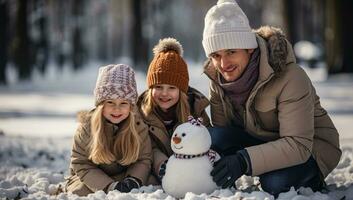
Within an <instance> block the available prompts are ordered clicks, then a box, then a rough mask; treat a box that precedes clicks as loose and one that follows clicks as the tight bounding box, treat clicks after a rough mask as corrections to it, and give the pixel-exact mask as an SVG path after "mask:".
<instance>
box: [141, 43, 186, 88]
mask: <svg viewBox="0 0 353 200" xmlns="http://www.w3.org/2000/svg"><path fill="white" fill-rule="evenodd" d="M153 53H154V58H153V60H152V62H151V64H150V66H149V68H148V72H147V85H148V87H149V88H151V87H152V86H153V85H156V84H169V85H174V86H176V87H178V88H179V89H180V90H181V91H183V92H184V93H185V94H186V93H187V91H188V87H189V74H188V68H187V65H186V63H185V61H184V59H183V58H182V56H183V47H182V46H181V44H180V43H179V42H178V41H177V40H176V39H174V38H164V39H161V40H159V43H158V44H157V45H156V46H155V47H154V48H153Z"/></svg>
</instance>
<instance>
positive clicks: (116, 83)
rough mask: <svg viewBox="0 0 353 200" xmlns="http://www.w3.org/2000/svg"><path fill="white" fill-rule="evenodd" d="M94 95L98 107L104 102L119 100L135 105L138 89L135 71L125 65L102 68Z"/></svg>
mask: <svg viewBox="0 0 353 200" xmlns="http://www.w3.org/2000/svg"><path fill="white" fill-rule="evenodd" d="M93 93H94V97H95V105H96V106H97V105H99V104H100V103H102V102H103V101H104V100H107V99H117V98H120V99H125V100H127V101H129V102H130V103H131V104H135V103H136V99H137V89H136V80H135V72H134V70H133V69H132V68H131V67H129V66H128V65H124V64H118V65H107V66H103V67H100V68H99V72H98V78H97V82H96V87H95V89H94V92H93Z"/></svg>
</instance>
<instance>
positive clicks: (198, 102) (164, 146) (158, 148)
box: [137, 87, 210, 175]
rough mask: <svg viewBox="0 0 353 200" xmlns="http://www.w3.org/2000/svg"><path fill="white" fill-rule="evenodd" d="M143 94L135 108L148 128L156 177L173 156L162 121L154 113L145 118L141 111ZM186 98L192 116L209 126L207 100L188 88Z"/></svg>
mask: <svg viewBox="0 0 353 200" xmlns="http://www.w3.org/2000/svg"><path fill="white" fill-rule="evenodd" d="M145 92H146V91H145ZM145 92H144V93H142V94H141V95H140V97H139V99H138V102H137V106H138V107H139V108H140V112H141V113H142V114H141V115H142V117H143V119H144V121H145V123H146V124H147V125H148V127H149V131H150V136H151V139H152V140H151V141H152V152H153V163H152V168H153V169H152V170H153V173H154V175H158V170H159V166H160V165H161V164H162V163H163V162H164V161H165V160H167V159H168V158H169V156H171V155H172V154H173V151H172V149H171V147H170V137H169V136H168V133H167V129H166V128H165V126H164V124H163V121H162V120H161V119H160V118H159V117H158V116H157V115H156V114H155V113H151V114H149V115H148V116H146V115H144V114H143V112H142V110H141V107H142V105H141V104H142V99H143V96H144V94H145ZM188 97H189V102H192V103H191V106H190V107H191V110H192V116H193V117H202V118H203V125H205V126H210V119H209V117H208V115H207V113H206V111H205V109H206V107H207V106H208V105H209V101H208V99H207V98H206V97H205V96H204V95H203V94H202V93H200V92H199V91H197V90H196V89H194V88H191V87H189V91H188ZM180 124H181V123H177V124H176V125H175V126H174V129H175V128H176V127H177V126H178V125H180Z"/></svg>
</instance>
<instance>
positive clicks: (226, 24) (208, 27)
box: [202, 0, 258, 56]
mask: <svg viewBox="0 0 353 200" xmlns="http://www.w3.org/2000/svg"><path fill="white" fill-rule="evenodd" d="M202 45H203V48H204V50H205V53H206V56H209V55H210V54H211V53H214V52H216V51H219V50H222V49H255V48H257V46H258V44H257V41H256V37H255V33H253V32H252V30H251V27H250V25H249V20H248V18H247V16H246V15H245V14H244V12H243V10H242V9H241V8H240V7H239V5H238V4H237V2H235V0H218V2H217V5H215V6H213V7H212V8H210V9H209V10H208V12H207V14H206V16H205V27H204V30H203V39H202Z"/></svg>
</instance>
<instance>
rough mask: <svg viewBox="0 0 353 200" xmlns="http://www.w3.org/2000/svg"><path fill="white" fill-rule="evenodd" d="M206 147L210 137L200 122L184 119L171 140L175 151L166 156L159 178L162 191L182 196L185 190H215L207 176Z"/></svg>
mask: <svg viewBox="0 0 353 200" xmlns="http://www.w3.org/2000/svg"><path fill="white" fill-rule="evenodd" d="M210 146H211V137H210V135H209V132H208V130H207V129H206V128H205V127H204V126H203V125H201V124H197V125H195V124H192V123H190V122H188V123H184V124H182V125H180V126H178V127H177V128H176V130H175V131H174V133H173V136H172V141H171V147H172V149H173V151H174V153H175V154H174V155H172V156H171V157H170V158H169V160H168V163H167V166H166V173H165V175H164V177H163V179H162V187H163V189H164V191H165V192H166V193H168V194H170V195H172V196H174V197H176V198H182V197H184V195H185V194H186V193H187V192H192V193H195V194H202V193H208V194H209V193H211V192H213V191H214V190H215V189H217V185H216V183H215V182H213V180H212V177H211V175H210V173H211V170H212V169H213V164H212V162H211V160H210V158H209V156H208V151H209V148H210Z"/></svg>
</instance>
